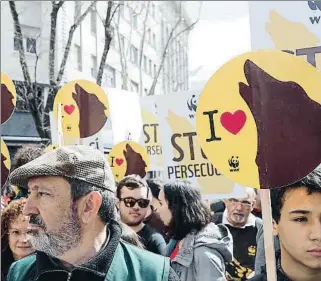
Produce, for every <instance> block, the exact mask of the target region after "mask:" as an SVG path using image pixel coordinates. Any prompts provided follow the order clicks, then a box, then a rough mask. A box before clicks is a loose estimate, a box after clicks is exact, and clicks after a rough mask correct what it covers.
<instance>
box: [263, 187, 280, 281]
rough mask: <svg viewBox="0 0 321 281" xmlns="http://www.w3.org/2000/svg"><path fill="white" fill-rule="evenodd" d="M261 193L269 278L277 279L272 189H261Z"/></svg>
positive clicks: (271, 280)
mask: <svg viewBox="0 0 321 281" xmlns="http://www.w3.org/2000/svg"><path fill="white" fill-rule="evenodd" d="M260 193H261V204H262V216H263V233H264V248H265V261H266V274H267V280H268V281H277V275H276V261H275V249H274V239H273V234H272V233H273V225H272V211H271V197H270V190H269V189H261V190H260Z"/></svg>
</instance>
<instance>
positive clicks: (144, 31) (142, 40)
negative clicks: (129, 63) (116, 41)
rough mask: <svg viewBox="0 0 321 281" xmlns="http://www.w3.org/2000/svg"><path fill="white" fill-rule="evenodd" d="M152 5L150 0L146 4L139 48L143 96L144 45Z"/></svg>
mask: <svg viewBox="0 0 321 281" xmlns="http://www.w3.org/2000/svg"><path fill="white" fill-rule="evenodd" d="M149 7H150V1H148V2H147V6H146V14H145V18H144V21H143V35H142V37H141V40H140V48H139V62H138V68H139V93H140V95H141V96H142V95H143V69H142V62H143V54H144V46H145V37H146V27H147V20H148V15H149V11H150V9H149Z"/></svg>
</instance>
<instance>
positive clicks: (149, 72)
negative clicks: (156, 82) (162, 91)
mask: <svg viewBox="0 0 321 281" xmlns="http://www.w3.org/2000/svg"><path fill="white" fill-rule="evenodd" d="M152 65H153V63H152V61H151V60H149V61H148V74H149V75H152Z"/></svg>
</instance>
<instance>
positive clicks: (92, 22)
mask: <svg viewBox="0 0 321 281" xmlns="http://www.w3.org/2000/svg"><path fill="white" fill-rule="evenodd" d="M90 30H91V32H92V33H93V34H96V31H97V24H96V11H95V10H91V11H90Z"/></svg>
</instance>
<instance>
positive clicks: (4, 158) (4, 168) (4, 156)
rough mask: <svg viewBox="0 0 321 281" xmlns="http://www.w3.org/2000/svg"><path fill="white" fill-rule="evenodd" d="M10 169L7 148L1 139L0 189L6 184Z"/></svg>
mask: <svg viewBox="0 0 321 281" xmlns="http://www.w3.org/2000/svg"><path fill="white" fill-rule="evenodd" d="M10 168H11V160H10V154H9V150H8V147H7V145H6V143H5V142H4V140H3V139H2V138H1V188H2V187H3V186H4V184H5V183H6V181H7V179H8V176H9V173H10Z"/></svg>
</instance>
